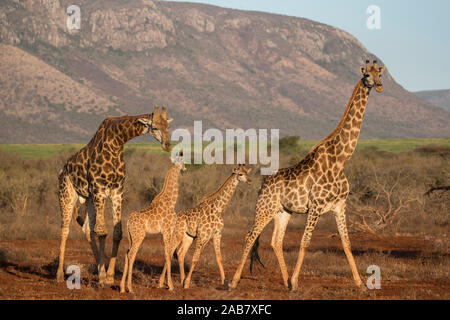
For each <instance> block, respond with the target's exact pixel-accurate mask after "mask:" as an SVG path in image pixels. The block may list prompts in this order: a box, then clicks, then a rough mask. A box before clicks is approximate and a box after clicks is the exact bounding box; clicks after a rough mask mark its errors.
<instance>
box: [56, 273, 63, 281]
mask: <svg viewBox="0 0 450 320" xmlns="http://www.w3.org/2000/svg"><path fill="white" fill-rule="evenodd" d="M56 282H64V274H63V273H62V272H58V274H57V275H56Z"/></svg>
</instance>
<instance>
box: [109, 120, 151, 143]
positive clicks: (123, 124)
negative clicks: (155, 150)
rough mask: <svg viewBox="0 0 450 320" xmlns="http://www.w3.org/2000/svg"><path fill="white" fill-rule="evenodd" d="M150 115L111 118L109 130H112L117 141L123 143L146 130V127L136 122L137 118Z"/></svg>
mask: <svg viewBox="0 0 450 320" xmlns="http://www.w3.org/2000/svg"><path fill="white" fill-rule="evenodd" d="M143 117H150V118H151V115H139V116H123V117H117V118H112V119H111V124H110V126H109V130H110V131H111V132H113V134H114V135H115V138H116V140H117V143H118V144H119V145H122V146H123V145H124V144H125V143H127V141H129V140H131V139H133V138H135V137H137V136H140V135H142V134H144V133H146V132H147V129H146V128H145V127H144V126H143V125H141V124H140V123H138V122H137V120H138V119H139V118H143Z"/></svg>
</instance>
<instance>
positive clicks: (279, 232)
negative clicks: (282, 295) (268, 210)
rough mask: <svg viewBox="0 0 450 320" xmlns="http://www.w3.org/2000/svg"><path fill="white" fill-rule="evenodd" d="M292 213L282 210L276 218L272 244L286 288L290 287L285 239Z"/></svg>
mask: <svg viewBox="0 0 450 320" xmlns="http://www.w3.org/2000/svg"><path fill="white" fill-rule="evenodd" d="M290 219H291V215H290V214H289V213H287V212H285V211H280V212H279V213H278V214H277V215H276V216H275V218H274V229H273V234H272V241H271V245H272V248H273V251H274V252H275V255H276V256H277V259H278V264H279V265H280V269H281V276H282V277H283V283H284V286H285V287H286V288H288V287H289V283H288V281H289V274H288V272H287V268H286V262H285V260H284V254H283V239H284V234H285V232H286V227H287V225H288V222H289V220H290Z"/></svg>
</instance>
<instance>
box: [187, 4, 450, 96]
mask: <svg viewBox="0 0 450 320" xmlns="http://www.w3.org/2000/svg"><path fill="white" fill-rule="evenodd" d="M189 2H200V3H208V4H213V5H217V6H221V7H227V8H234V9H240V10H254V11H265V12H272V13H279V14H286V15H290V16H296V17H303V18H308V19H311V20H315V21H319V22H322V23H326V24H329V25H332V26H335V27H338V28H340V29H343V30H345V31H347V32H349V33H350V34H352V35H353V36H355V37H356V38H357V39H358V40H359V41H361V42H362V43H363V44H364V46H365V47H366V48H367V49H368V50H369V51H370V52H372V53H374V54H376V55H377V56H378V57H379V58H380V59H382V60H383V62H384V63H385V64H386V65H387V67H388V68H389V71H390V72H391V74H392V75H393V76H394V78H395V79H396V81H397V82H398V83H399V84H400V85H402V86H403V87H404V88H406V89H407V90H410V91H419V90H435V89H450V17H449V16H450V1H448V0H428V1H424V0H423V1H418V0H395V1H392V0H391V1H387V0H339V1H338V0H278V1H276V0H190V1H189ZM369 5H377V6H378V7H379V8H380V13H381V29H379V30H376V29H375V30H369V29H368V28H367V26H366V21H367V18H368V17H369V15H368V14H367V13H366V9H367V7H368V6H369ZM358 58H359V57H358Z"/></svg>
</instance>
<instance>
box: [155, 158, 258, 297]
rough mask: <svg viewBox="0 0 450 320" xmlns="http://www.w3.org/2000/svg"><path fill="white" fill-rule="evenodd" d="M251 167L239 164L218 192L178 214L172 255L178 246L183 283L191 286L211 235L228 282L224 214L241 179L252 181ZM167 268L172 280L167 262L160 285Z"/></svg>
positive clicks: (220, 265) (221, 274)
mask: <svg viewBox="0 0 450 320" xmlns="http://www.w3.org/2000/svg"><path fill="white" fill-rule="evenodd" d="M250 171H251V169H246V168H245V167H244V165H239V167H238V168H235V169H233V173H232V174H231V175H230V176H229V177H228V178H227V179H226V180H225V182H224V183H223V184H222V186H221V187H220V188H219V189H218V190H217V191H216V192H214V193H213V194H211V195H209V196H207V197H205V198H203V200H202V201H201V202H200V203H199V204H198V205H197V206H196V207H195V208H193V209H189V210H185V211H182V212H180V213H179V214H178V217H177V220H176V223H175V228H174V230H173V233H172V239H171V243H170V249H169V256H170V257H171V256H172V255H173V252H174V251H175V249H177V256H178V263H179V266H180V276H181V283H182V284H183V287H184V288H185V289H187V288H189V284H190V281H191V276H192V272H193V271H194V268H195V266H196V264H197V262H198V259H199V258H200V254H201V252H202V250H203V249H204V247H205V245H206V244H207V243H208V242H209V240H210V239H211V238H213V241H214V250H215V252H216V258H217V264H218V265H219V270H220V278H221V283H222V284H225V273H224V270H223V265H222V254H221V252H220V240H221V237H222V228H223V219H222V214H223V212H224V211H225V209H226V206H227V204H228V203H229V202H230V200H231V197H232V196H233V193H234V191H235V190H236V187H237V185H238V184H239V182H240V181H242V182H247V183H248V184H251V180H250V178H249V176H248V174H249V173H250ZM194 239H196V246H195V252H194V255H193V257H192V264H191V268H190V270H189V274H188V276H187V278H186V279H185V274H184V257H185V255H186V252H187V251H188V250H189V248H190V246H191V245H192V243H193V241H194ZM166 261H167V260H166ZM166 270H167V278H168V279H167V281H168V283H171V282H172V280H171V275H170V264H167V262H166V265H165V266H164V270H163V272H162V275H161V278H160V287H161V286H162V284H163V282H164V277H165V272H166Z"/></svg>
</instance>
